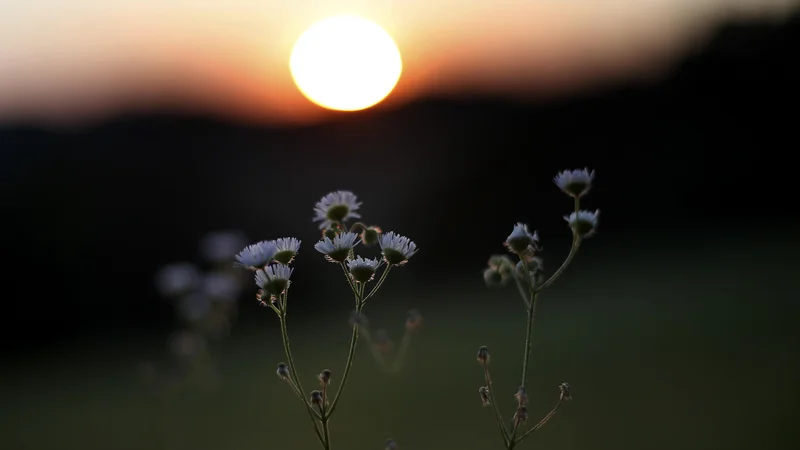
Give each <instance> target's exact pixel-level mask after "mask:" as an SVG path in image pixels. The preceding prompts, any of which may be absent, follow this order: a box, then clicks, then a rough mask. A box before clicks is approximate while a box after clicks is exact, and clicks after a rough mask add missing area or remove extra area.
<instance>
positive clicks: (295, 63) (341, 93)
mask: <svg viewBox="0 0 800 450" xmlns="http://www.w3.org/2000/svg"><path fill="white" fill-rule="evenodd" d="M289 68H290V70H291V72H292V78H293V79H294V82H295V84H296V85H297V87H298V89H300V92H302V93H303V95H305V96H306V97H307V98H308V99H309V100H311V101H312V102H314V103H316V104H317V105H320V106H322V107H324V108H328V109H334V110H339V111H357V110H361V109H366V108H369V107H371V106H374V105H375V104H377V103H378V102H380V101H381V100H383V99H384V98H386V96H388V95H389V93H390V92H391V91H392V89H394V87H395V85H396V84H397V81H398V80H399V79H400V73H401V72H402V69H403V63H402V60H401V58H400V51H399V50H398V48H397V45H395V43H394V41H393V40H392V38H391V36H389V34H388V33H387V32H386V31H385V30H384V29H383V28H381V27H380V26H379V25H377V24H376V23H374V22H371V21H369V20H367V19H364V18H362V17H359V16H352V15H342V16H334V17H329V18H327V19H324V20H322V21H320V22H317V23H316V24H314V25H312V26H311V27H310V28H309V29H308V30H306V31H305V32H304V33H303V34H302V35H301V36H300V38H299V39H298V40H297V42H296V43H295V45H294V48H293V50H292V56H291V58H290V60H289Z"/></svg>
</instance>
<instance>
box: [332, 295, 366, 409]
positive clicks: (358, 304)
mask: <svg viewBox="0 0 800 450" xmlns="http://www.w3.org/2000/svg"><path fill="white" fill-rule="evenodd" d="M363 297H364V285H363V284H362V285H361V286H360V289H359V290H358V294H357V295H356V317H358V315H359V314H361V309H362V308H363V306H364V302H363V301H362V298H363ZM359 328H360V327H359V326H358V324H355V323H354V324H353V334H352V336H351V337H350V350H349V351H348V353H347V362H346V363H345V366H344V372H343V373H342V382H341V383H340V384H339V388H338V389H337V390H336V395H335V396H334V397H333V401H332V402H331V407H330V409H329V410H328V411H326V415H325V417H323V419H327V418H330V417H331V416H332V415H333V412H334V410H336V405H338V403H339V397H340V396H341V395H342V392H343V391H344V387H345V384H347V377H348V376H349V375H350V368H351V367H352V366H353V356H355V353H356V345H357V344H358V330H359Z"/></svg>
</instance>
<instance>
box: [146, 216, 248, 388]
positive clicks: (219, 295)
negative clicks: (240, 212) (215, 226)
mask: <svg viewBox="0 0 800 450" xmlns="http://www.w3.org/2000/svg"><path fill="white" fill-rule="evenodd" d="M243 242H245V238H244V237H243V236H242V235H241V233H239V232H237V231H215V232H211V233H208V234H207V235H206V236H204V237H203V239H202V240H201V241H200V245H199V247H200V250H201V253H202V255H203V260H204V263H205V265H206V266H207V267H205V268H202V267H200V265H199V264H194V263H190V262H175V263H171V264H167V265H165V266H163V267H162V268H161V269H160V270H159V271H158V272H157V273H156V275H155V284H156V288H157V290H158V292H159V294H160V295H161V296H162V297H164V298H165V299H167V300H169V301H170V302H171V304H172V307H173V308H174V310H175V314H176V316H177V318H178V319H179V320H180V324H179V326H178V327H177V329H176V330H175V332H174V333H172V335H171V336H170V337H169V339H168V350H169V354H170V356H171V357H172V359H173V361H172V362H173V366H174V367H172V368H171V369H168V370H162V369H159V370H156V367H154V365H153V363H143V364H142V367H141V370H142V372H143V376H145V377H146V381H148V382H157V383H158V385H159V386H160V387H161V388H167V387H174V388H183V387H188V386H190V385H195V384H196V385H199V386H202V387H204V388H212V387H213V386H214V384H215V383H216V376H217V373H216V371H217V368H216V365H215V359H216V357H217V355H214V354H213V353H214V351H213V350H214V347H220V343H221V340H222V338H224V337H225V335H226V333H227V332H228V331H229V329H230V327H231V326H232V324H233V322H234V321H235V319H236V315H237V312H238V305H237V301H238V298H239V294H240V293H241V292H242V289H243V283H242V281H243V280H242V279H241V274H240V273H238V272H236V271H234V270H232V269H231V267H230V264H231V261H232V260H233V258H234V256H235V254H236V250H238V248H239V247H240V246H241V245H242V244H243ZM217 350H219V349H217Z"/></svg>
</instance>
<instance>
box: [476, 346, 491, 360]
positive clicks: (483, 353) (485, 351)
mask: <svg viewBox="0 0 800 450" xmlns="http://www.w3.org/2000/svg"><path fill="white" fill-rule="evenodd" d="M489 359H491V355H489V347H487V346H485V345H484V346H482V347H481V348H479V349H478V362H480V363H481V364H487V363H488V362H489Z"/></svg>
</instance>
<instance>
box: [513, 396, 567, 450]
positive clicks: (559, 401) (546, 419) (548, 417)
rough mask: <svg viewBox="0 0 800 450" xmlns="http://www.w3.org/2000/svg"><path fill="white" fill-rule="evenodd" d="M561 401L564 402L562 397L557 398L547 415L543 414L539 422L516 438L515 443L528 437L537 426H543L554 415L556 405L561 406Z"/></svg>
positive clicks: (556, 408)
mask: <svg viewBox="0 0 800 450" xmlns="http://www.w3.org/2000/svg"><path fill="white" fill-rule="evenodd" d="M563 402H564V399H563V398H559V399H558V403H556V406H554V407H553V409H551V410H550V412H548V413H547V415H546V416H544V418H543V419H542V420H540V421H539V423H537V424H536V425H534V426H533V428H531V429H530V430H528V431H526V432H525V434H523V435H522V436H520V437H519V438H517V440H516V441H515V443H518V442H522V440H523V439H525V438H526V437H528V435H529V434H531V433H533V432H534V431H536V430H538V429H539V428H541V427H542V426H544V424H546V423H547V422H548V421H549V420H550V419H552V418H553V416H555V415H556V411H557V410H558V407H559V406H561V403H563Z"/></svg>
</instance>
